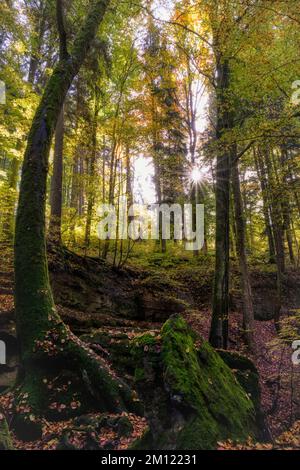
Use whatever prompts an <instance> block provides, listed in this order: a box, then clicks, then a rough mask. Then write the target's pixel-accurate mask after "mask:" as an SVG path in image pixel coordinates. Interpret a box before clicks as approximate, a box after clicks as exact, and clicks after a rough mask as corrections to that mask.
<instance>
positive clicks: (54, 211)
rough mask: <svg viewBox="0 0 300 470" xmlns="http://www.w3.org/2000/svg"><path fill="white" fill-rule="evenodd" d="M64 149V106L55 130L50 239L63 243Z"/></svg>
mask: <svg viewBox="0 0 300 470" xmlns="http://www.w3.org/2000/svg"><path fill="white" fill-rule="evenodd" d="M63 147H64V106H63V107H62V109H61V112H60V114H59V117H58V121H57V125H56V130H55V144H54V160H53V176H52V179H51V199H50V204H51V214H50V224H49V234H48V238H49V240H50V241H51V242H53V243H56V244H58V245H59V244H60V243H61V215H62V182H63Z"/></svg>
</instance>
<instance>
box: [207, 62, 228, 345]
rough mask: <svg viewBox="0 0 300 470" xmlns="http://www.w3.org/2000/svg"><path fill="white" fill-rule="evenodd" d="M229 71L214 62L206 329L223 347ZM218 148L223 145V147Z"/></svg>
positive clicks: (225, 334) (212, 340)
mask: <svg viewBox="0 0 300 470" xmlns="http://www.w3.org/2000/svg"><path fill="white" fill-rule="evenodd" d="M229 82H230V71H229V64H228V61H226V60H225V61H223V62H222V61H221V60H219V61H218V64H217V91H216V93H217V128H216V139H217V143H218V144H219V146H218V149H217V151H218V155H217V165H216V236H215V240H216V241H215V251H216V260H215V277H214V293H213V302H212V303H213V305H212V320H211V328H210V338H209V340H210V343H211V344H212V345H213V346H214V347H217V348H224V349H226V347H227V338H228V293H229V287H228V285H229V206H230V201H229V199H230V198H229V196H230V145H229V144H227V145H226V143H224V142H221V139H222V138H223V137H224V135H225V133H226V131H228V130H230V129H231V127H232V116H231V113H230V106H228V104H229V103H228V90H229ZM221 147H225V148H224V150H223V149H222V148H221Z"/></svg>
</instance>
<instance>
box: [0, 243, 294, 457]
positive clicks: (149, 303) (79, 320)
mask: <svg viewBox="0 0 300 470" xmlns="http://www.w3.org/2000/svg"><path fill="white" fill-rule="evenodd" d="M1 258H2V260H1V271H0V332H1V331H2V332H3V334H5V335H7V337H11V338H13V337H15V321H14V303H13V268H12V256H11V252H10V251H8V252H7V253H6V254H5V256H3V255H2V257H1ZM153 260H154V261H153ZM153 260H152V261H153V263H152V265H148V266H147V269H146V270H144V269H143V268H142V267H141V266H137V265H131V266H129V267H128V268H126V269H124V270H123V271H122V273H118V272H116V271H115V270H113V269H111V267H109V266H108V265H106V264H103V262H101V263H99V262H98V261H95V260H92V259H87V260H85V261H84V262H82V259H81V258H79V257H77V256H73V255H72V254H70V258H69V259H68V261H67V263H64V264H62V265H61V264H60V261H59V259H58V258H57V254H55V253H50V269H51V271H52V284H53V289H54V293H55V299H56V302H57V304H58V309H59V311H60V313H61V314H62V316H63V318H64V320H65V322H67V323H68V324H69V326H70V327H71V329H73V331H74V332H75V333H76V334H81V335H82V334H88V333H89V332H90V331H92V330H93V331H95V329H101V333H103V332H104V333H105V334H107V335H108V336H112V337H118V335H122V334H124V333H125V334H126V335H127V336H128V337H129V338H132V337H134V336H136V335H138V334H140V333H141V332H143V331H147V330H154V331H157V330H158V329H159V328H160V326H161V325H162V323H163V322H164V321H165V320H166V319H167V317H168V315H169V314H170V312H171V313H172V312H173V311H176V309H177V308H180V310H181V313H182V315H183V316H184V317H185V319H186V320H187V321H188V323H189V324H190V325H191V326H192V327H193V329H195V330H196V331H197V332H199V333H200V334H201V335H202V336H203V337H205V338H207V337H208V332H209V325H210V308H209V300H210V296H211V275H212V268H211V260H210V259H206V260H203V263H202V264H201V263H200V262H199V263H197V262H196V264H194V265H193V266H190V265H189V263H185V262H184V261H183V262H182V263H180V265H179V266H178V265H172V263H171V264H169V266H168V267H167V268H166V266H165V265H164V263H165V261H163V262H162V261H161V258H160V257H159V256H156V257H154V258H153ZM92 268H93V269H92ZM102 272H104V278H103V279H102V278H99V276H101V275H102V274H101V273H102ZM252 277H253V280H254V281H253V286H254V295H255V303H256V304H260V307H259V308H258V310H257V312H258V313H257V314H258V315H260V316H261V314H262V311H264V310H265V311H264V313H265V316H266V318H268V316H271V314H272V312H270V310H271V308H270V305H272V298H273V295H274V273H273V272H272V269H269V267H267V268H266V267H257V266H256V267H253V269H252ZM105 280H106V281H105ZM102 281H103V282H102ZM99 284H101V286H100V287H99ZM107 284H109V289H108V290H107ZM295 286H300V272H298V271H295V270H293V271H290V272H289V273H288V275H287V278H286V290H285V302H284V303H285V305H284V309H283V315H282V320H283V323H285V322H287V323H289V321H292V319H293V316H294V315H295V312H297V310H298V309H299V308H300V304H298V301H299V299H298V297H297V295H295ZM137 292H138V296H137ZM170 292H171V294H172V295H170ZM232 292H233V294H232V300H231V304H232V305H231V312H230V317H229V322H230V328H229V331H230V342H229V348H230V349H231V350H236V351H239V352H240V353H242V354H245V355H247V356H248V357H251V355H250V354H249V352H248V350H247V347H246V345H245V342H244V339H243V336H242V334H241V329H242V318H241V313H240V300H239V288H238V286H237V284H236V280H235V279H233V281H232ZM133 294H134V295H133ZM136 306H137V307H136ZM255 338H256V342H257V357H256V358H253V357H252V359H254V361H255V363H256V366H257V368H258V371H259V375H260V384H261V400H262V408H263V411H264V413H265V415H266V418H267V422H268V425H269V428H270V431H271V434H272V437H273V443H272V444H261V443H253V442H250V441H249V442H248V443H247V444H246V445H244V446H241V445H239V446H236V445H234V444H233V443H232V442H230V441H229V442H226V443H220V445H219V448H220V449H232V448H234V449H236V448H241V449H272V448H284V449H289V448H293V449H295V448H297V449H300V422H299V421H297V420H299V419H300V396H299V395H300V393H299V390H300V387H299V385H300V366H294V365H293V363H292V360H291V356H292V352H293V351H292V348H291V342H290V341H286V342H284V341H281V340H279V339H278V335H277V332H276V329H275V326H274V321H273V320H272V319H264V320H263V321H262V320H257V321H255ZM104 352H105V351H104ZM100 353H101V351H100ZM109 360H110V359H109V357H108V361H109ZM16 364H17V359H16V358H15V357H14V358H12V364H10V365H11V366H12V367H11V368H10V370H8V371H6V373H5V374H0V387H1V386H2V385H3V381H4V383H5V381H6V382H7V381H8V382H9V381H12V380H14V378H15V367H14V366H15V365H16ZM2 388H3V387H2ZM0 391H1V388H0ZM11 401H12V393H11V392H8V393H4V394H2V395H0V409H1V407H2V409H6V410H9V409H10V407H11V406H12V405H11ZM95 416H96V415H95ZM122 416H123V417H124V416H125V417H126V419H127V421H129V422H130V423H131V426H130V425H129V428H130V431H129V432H125V433H124V434H123V435H122V433H120V430H119V429H118V426H115V427H114V426H107V427H105V426H103V427H102V428H101V430H100V432H99V434H98V435H97V436H96V437H97V440H98V441H99V442H100V444H101V446H102V447H104V448H107V449H109V448H117V449H126V448H128V447H129V446H130V444H131V443H132V442H133V441H134V440H135V439H136V438H137V437H140V436H141V435H142V434H143V432H144V431H145V428H146V426H147V423H146V420H145V419H144V418H142V417H139V416H136V415H133V414H130V413H125V414H124V413H123V414H122V415H120V416H116V415H113V414H111V415H110V416H107V418H108V419H109V418H111V420H114V419H115V418H121V417H122ZM0 420H1V414H0ZM72 426H74V422H73V421H72V420H60V421H59V420H58V421H56V422H54V423H50V422H48V421H46V420H45V421H44V425H43V436H42V438H41V439H39V440H37V441H33V442H23V441H20V440H17V439H16V438H14V447H15V448H16V449H54V448H56V446H57V443H58V437H57V436H59V435H62V432H63V431H64V430H66V429H70V428H72ZM69 443H71V444H74V446H76V447H77V448H78V447H79V448H80V446H84V436H83V435H82V433H81V431H80V429H79V430H77V431H74V432H72V436H71V437H70V439H69Z"/></svg>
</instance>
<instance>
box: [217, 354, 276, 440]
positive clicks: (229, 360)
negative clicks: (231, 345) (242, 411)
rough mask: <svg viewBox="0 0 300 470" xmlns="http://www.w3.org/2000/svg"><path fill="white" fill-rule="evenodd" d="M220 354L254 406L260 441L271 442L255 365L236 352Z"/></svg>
mask: <svg viewBox="0 0 300 470" xmlns="http://www.w3.org/2000/svg"><path fill="white" fill-rule="evenodd" d="M218 353H219V354H220V356H221V358H222V359H223V361H224V362H225V363H226V364H227V365H228V367H230V369H231V370H232V372H233V374H234V375H235V377H236V378H237V380H238V382H239V384H240V385H241V387H242V388H243V389H244V390H245V391H246V393H247V394H248V396H249V397H250V398H251V400H252V402H253V404H254V408H255V412H256V420H257V423H258V429H259V433H260V435H259V438H260V440H262V441H270V440H271V439H272V438H271V434H270V431H269V429H268V426H267V424H266V417H265V413H264V412H263V410H262V407H261V390H260V384H259V374H258V370H257V368H256V366H255V364H254V363H253V362H252V361H251V360H250V359H249V358H248V357H245V356H242V355H241V354H239V353H238V352H235V351H224V350H219V351H218Z"/></svg>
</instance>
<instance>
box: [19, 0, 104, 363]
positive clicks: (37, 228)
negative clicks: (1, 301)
mask: <svg viewBox="0 0 300 470" xmlns="http://www.w3.org/2000/svg"><path fill="white" fill-rule="evenodd" d="M108 5H109V0H97V1H95V2H94V3H93V6H92V8H91V10H90V12H89V13H88V15H87V18H86V20H85V23H84V25H83V27H82V28H81V30H80V31H79V33H78V34H77V36H76V38H75V40H74V43H73V48H72V52H71V55H70V56H68V57H67V58H65V59H63V60H60V61H59V63H58V65H57V66H56V67H55V69H54V71H53V74H52V76H51V78H50V79H49V81H48V84H47V86H46V88H45V91H44V94H43V97H42V99H41V102H40V105H39V107H38V109H37V111H36V113H35V116H34V118H33V122H32V126H31V130H30V133H29V137H28V143H27V149H26V152H25V157H24V162H23V168H22V178H21V186H20V195H19V205H18V211H17V220H16V235H15V281H16V289H15V304H16V318H17V330H18V337H19V340H20V343H21V354H22V359H23V364H24V366H25V367H26V362H27V361H28V360H30V359H32V358H33V357H34V353H33V350H34V345H35V342H36V340H38V339H39V338H41V337H43V336H44V335H45V332H47V330H49V328H50V327H51V323H52V322H53V321H60V320H59V316H58V314H57V313H56V310H55V308H54V302H53V297H52V292H51V288H50V284H49V275H48V264H47V256H46V239H45V203H46V183H47V173H48V158H49V151H50V146H51V140H52V137H53V134H54V131H55V127H56V124H57V120H58V117H59V114H60V112H61V109H62V106H63V103H64V100H65V97H66V94H67V91H68V89H69V87H70V85H71V83H72V81H73V78H74V77H75V75H76V74H77V73H78V71H79V69H80V67H81V65H82V63H83V61H84V59H85V57H86V54H87V51H88V49H89V47H90V44H91V41H92V40H93V38H94V37H95V35H96V32H97V30H98V27H99V24H100V23H101V21H102V20H103V17H104V14H105V12H106V9H107V7H108Z"/></svg>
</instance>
